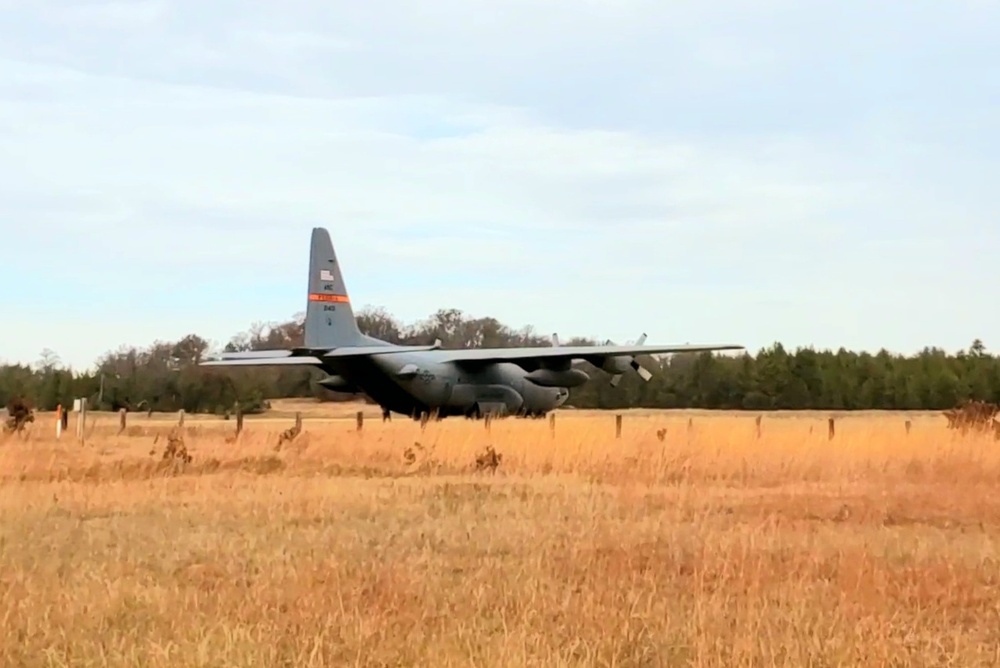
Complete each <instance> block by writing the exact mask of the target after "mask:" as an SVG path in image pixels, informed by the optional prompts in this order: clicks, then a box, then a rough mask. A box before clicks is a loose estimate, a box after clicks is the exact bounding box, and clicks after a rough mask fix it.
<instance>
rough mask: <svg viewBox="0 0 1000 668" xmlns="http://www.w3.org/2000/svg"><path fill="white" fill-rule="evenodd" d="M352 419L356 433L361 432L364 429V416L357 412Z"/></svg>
mask: <svg viewBox="0 0 1000 668" xmlns="http://www.w3.org/2000/svg"><path fill="white" fill-rule="evenodd" d="M354 419H355V421H356V422H357V426H358V427H357V428H358V431H361V430H362V429H364V427H365V414H364V413H363V412H362V411H358V414H357V415H356V416H354Z"/></svg>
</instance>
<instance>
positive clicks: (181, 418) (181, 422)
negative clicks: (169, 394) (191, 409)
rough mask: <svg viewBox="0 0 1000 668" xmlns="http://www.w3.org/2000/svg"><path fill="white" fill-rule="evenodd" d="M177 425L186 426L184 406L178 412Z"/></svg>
mask: <svg viewBox="0 0 1000 668" xmlns="http://www.w3.org/2000/svg"><path fill="white" fill-rule="evenodd" d="M177 426H178V427H183V426H184V409H183V408H182V409H180V410H179V411H178V412H177Z"/></svg>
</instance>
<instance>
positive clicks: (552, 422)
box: [549, 413, 556, 436]
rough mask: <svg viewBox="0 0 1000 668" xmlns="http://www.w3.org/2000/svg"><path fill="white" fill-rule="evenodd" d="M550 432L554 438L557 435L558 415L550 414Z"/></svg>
mask: <svg viewBox="0 0 1000 668" xmlns="http://www.w3.org/2000/svg"><path fill="white" fill-rule="evenodd" d="M549 431H550V432H551V433H552V435H553V436H555V435H556V414H555V413H549Z"/></svg>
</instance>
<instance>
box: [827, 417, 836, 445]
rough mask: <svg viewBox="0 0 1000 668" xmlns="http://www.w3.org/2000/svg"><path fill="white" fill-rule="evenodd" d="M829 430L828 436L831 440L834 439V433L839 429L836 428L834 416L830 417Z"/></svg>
mask: <svg viewBox="0 0 1000 668" xmlns="http://www.w3.org/2000/svg"><path fill="white" fill-rule="evenodd" d="M827 431H828V438H829V439H830V440H833V436H834V434H835V433H836V431H837V429H836V427H835V425H834V420H833V418H830V419H829V421H828V422H827Z"/></svg>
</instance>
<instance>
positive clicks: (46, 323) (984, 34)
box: [0, 0, 1000, 368]
mask: <svg viewBox="0 0 1000 668" xmlns="http://www.w3.org/2000/svg"><path fill="white" fill-rule="evenodd" d="M998 62H1000V5H998V3H996V2H988V1H986V0H981V1H978V2H977V1H973V0H952V1H951V2H919V1H914V2H907V3H881V4H873V3H868V2H861V1H860V0H859V1H854V0H841V1H840V2H808V3H806V2H791V1H787V2H786V1H783V0H765V1H763V2H753V3H750V2H737V1H736V0H719V1H718V2H712V3H704V2H694V1H691V2H686V1H675V2H667V1H664V0H655V1H654V0H613V1H611V0H583V1H582V2H581V1H579V0H578V1H576V2H569V1H568V0H550V1H549V2H545V3H539V2H537V1H536V0H532V1H531V2H529V1H528V0H508V1H507V2H486V1H485V0H463V1H462V2H459V1H458V0H437V1H435V2H431V3H410V2H401V1H400V0H368V1H366V2H363V3H362V2H356V1H354V2H346V1H345V2H329V1H327V2H319V1H318V0H309V1H306V0H298V1H296V0H286V1H285V2H282V3H276V2H248V1H245V0H241V1H240V2H236V1H235V0H223V1H221V2H220V1H217V2H212V3H206V2H195V1H193V0H191V1H188V0H183V1H182V0H176V1H170V0H161V1H155V0H150V1H144V0H135V1H130V2H89V1H78V2H72V3H70V2H44V1H42V0H32V1H30V2H17V1H13V2H12V1H11V0H0V232H2V237H0V238H2V239H3V241H2V246H3V249H4V260H3V262H2V263H0V284H2V285H3V286H4V288H3V289H2V290H0V306H2V307H3V311H2V313H3V314H4V315H3V319H4V322H3V327H2V330H0V331H2V335H0V359H2V360H6V361H23V362H33V361H35V360H37V359H38V357H39V354H40V352H41V351H42V349H43V348H51V349H53V350H55V351H56V352H57V353H58V354H59V355H60V356H61V357H62V359H63V360H64V361H65V362H67V363H71V364H73V365H74V366H76V367H77V368H84V367H86V366H89V365H90V364H91V363H92V362H93V361H94V360H95V359H96V358H97V357H98V356H99V355H101V354H102V353H104V352H106V351H108V350H113V349H116V348H118V347H119V346H120V345H123V344H127V345H140V346H144V345H147V344H149V343H151V342H153V341H154V340H156V339H160V340H172V339H176V338H179V337H181V336H183V335H185V334H187V333H189V332H196V333H199V334H201V335H203V336H206V337H208V338H209V339H211V340H213V341H214V342H216V343H218V344H220V345H221V344H224V343H225V342H226V341H227V340H228V339H229V337H230V336H232V335H233V334H236V333H237V332H239V331H242V330H245V329H246V328H247V327H248V326H249V325H250V324H251V323H252V322H253V321H269V320H285V319H287V318H289V317H291V316H292V315H294V314H295V313H297V312H300V311H302V310H303V308H304V306H305V285H306V283H305V280H306V276H305V273H306V262H307V251H308V240H309V231H310V229H311V228H312V227H313V226H314V225H322V226H326V227H327V228H328V229H329V230H330V232H331V235H332V237H333V239H334V243H335V245H336V247H337V251H338V254H339V256H340V259H341V262H342V263H343V266H344V268H345V272H346V281H347V284H348V288H349V290H350V292H351V296H352V299H353V301H354V303H355V305H356V307H363V306H364V305H366V304H367V305H374V306H384V307H385V308H386V309H387V310H388V311H390V312H391V313H393V314H395V315H397V316H398V317H399V318H401V319H402V320H404V321H407V322H410V321H415V320H418V319H421V318H423V317H425V316H427V315H429V314H431V313H432V312H433V311H435V310H436V309H438V308H442V307H456V308H460V309H462V310H464V311H466V312H468V313H469V314H471V315H477V316H478V315H493V316H496V317H498V318H499V319H501V320H502V321H504V322H506V323H507V324H509V325H512V326H515V327H520V326H523V325H528V324H530V325H533V326H534V327H535V328H536V329H537V330H538V331H539V332H544V333H547V332H552V331H557V332H559V333H560V335H561V336H562V337H564V338H569V337H570V336H573V335H584V336H593V337H596V338H610V339H613V340H618V341H624V340H630V339H635V338H636V337H637V336H638V335H639V334H640V333H641V332H644V331H645V332H648V334H649V340H650V342H653V341H656V342H686V341H690V342H695V341H703V342H727V343H728V342H734V343H741V344H744V345H746V346H748V347H749V348H751V349H752V350H756V349H757V348H759V347H761V346H765V345H769V344H770V343H771V342H774V341H781V342H783V343H785V344H786V345H788V346H792V347H794V346H799V345H814V346H817V347H822V348H825V347H833V348H836V347H839V346H841V345H843V346H846V347H848V348H854V349H868V350H877V349H878V348H881V347H885V348H888V349H890V350H893V351H898V352H903V353H912V352H916V351H917V350H919V349H920V348H921V347H923V346H925V345H936V346H942V347H945V348H947V349H950V350H955V349H958V348H962V347H966V346H968V344H969V343H970V342H971V341H972V339H973V338H976V337H980V338H982V339H983V340H984V341H985V343H986V345H987V347H988V348H992V346H993V345H996V346H1000V309H996V308H993V304H994V303H995V299H994V297H993V295H994V294H995V291H996V289H997V286H998V285H1000V280H998V279H1000V270H998V269H997V264H996V259H995V258H996V253H997V250H998V249H1000V243H998V242H1000V206H998V205H1000V189H998V188H997V186H996V175H997V174H998V173H1000V72H998V70H997V65H996V64H997V63H998ZM11 249H16V250H11Z"/></svg>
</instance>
